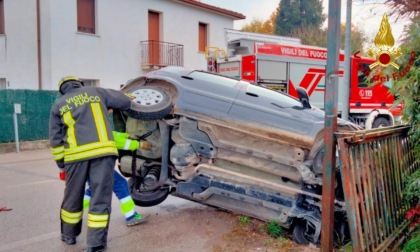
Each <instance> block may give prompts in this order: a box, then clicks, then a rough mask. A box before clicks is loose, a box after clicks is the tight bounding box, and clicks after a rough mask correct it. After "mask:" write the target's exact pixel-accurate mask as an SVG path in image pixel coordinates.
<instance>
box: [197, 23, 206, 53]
mask: <svg viewBox="0 0 420 252" xmlns="http://www.w3.org/2000/svg"><path fill="white" fill-rule="evenodd" d="M206 47H207V24H203V23H199V24H198V51H199V52H204V51H205V50H206Z"/></svg>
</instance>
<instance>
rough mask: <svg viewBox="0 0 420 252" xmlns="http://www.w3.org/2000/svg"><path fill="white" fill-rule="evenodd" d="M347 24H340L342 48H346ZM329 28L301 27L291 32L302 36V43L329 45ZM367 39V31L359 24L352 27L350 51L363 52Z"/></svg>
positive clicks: (294, 35) (296, 35)
mask: <svg viewBox="0 0 420 252" xmlns="http://www.w3.org/2000/svg"><path fill="white" fill-rule="evenodd" d="M345 29H346V26H345V24H341V25H340V37H341V38H340V48H341V49H344V38H345ZM327 31H328V30H327V28H324V29H317V28H316V27H311V26H308V27H299V28H297V29H294V30H293V31H292V32H291V34H290V35H291V36H292V37H297V38H300V39H301V41H302V44H304V45H313V46H321V47H327V45H328V44H327ZM365 41H366V35H365V33H364V32H363V31H362V30H361V29H359V28H358V27H357V26H354V25H353V26H352V27H351V38H350V53H351V54H353V53H355V52H357V51H361V52H362V54H363V47H364V43H365Z"/></svg>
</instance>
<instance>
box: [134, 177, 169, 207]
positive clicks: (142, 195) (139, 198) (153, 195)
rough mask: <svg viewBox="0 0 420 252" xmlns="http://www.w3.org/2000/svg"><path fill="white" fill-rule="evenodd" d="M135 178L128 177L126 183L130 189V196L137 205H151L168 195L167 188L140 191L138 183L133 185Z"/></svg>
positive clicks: (161, 200) (160, 201) (156, 203)
mask: <svg viewBox="0 0 420 252" xmlns="http://www.w3.org/2000/svg"><path fill="white" fill-rule="evenodd" d="M134 182H137V181H135V179H133V178H132V177H131V178H129V179H128V185H129V187H130V188H131V189H132V190H131V197H132V198H133V201H134V203H135V204H136V205H137V206H141V207H151V206H156V205H158V204H160V203H162V202H163V201H164V200H165V199H166V198H167V197H168V195H169V188H163V189H156V190H153V191H145V192H143V191H141V190H140V189H139V187H138V185H137V186H136V185H133V184H134Z"/></svg>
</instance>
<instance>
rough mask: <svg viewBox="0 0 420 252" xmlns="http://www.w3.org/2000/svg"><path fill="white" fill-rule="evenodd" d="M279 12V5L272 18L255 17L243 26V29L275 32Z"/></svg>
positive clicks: (266, 32) (268, 32)
mask: <svg viewBox="0 0 420 252" xmlns="http://www.w3.org/2000/svg"><path fill="white" fill-rule="evenodd" d="M278 12H279V7H277V9H276V10H275V11H273V12H272V13H271V15H270V18H269V19H268V20H266V21H263V20H261V19H254V20H252V21H251V22H250V23H249V24H245V25H244V26H243V27H242V31H247V32H258V33H264V34H274V29H275V24H276V22H275V19H276V16H277V14H278Z"/></svg>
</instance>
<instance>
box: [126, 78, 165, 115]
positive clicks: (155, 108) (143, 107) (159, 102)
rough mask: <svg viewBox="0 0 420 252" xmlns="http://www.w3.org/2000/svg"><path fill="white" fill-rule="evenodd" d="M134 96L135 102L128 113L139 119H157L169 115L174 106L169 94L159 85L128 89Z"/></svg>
mask: <svg viewBox="0 0 420 252" xmlns="http://www.w3.org/2000/svg"><path fill="white" fill-rule="evenodd" d="M127 92H130V93H131V96H132V97H133V100H132V102H133V104H132V107H131V109H130V110H128V111H127V114H128V115H129V116H130V117H132V118H135V119H139V120H157V119H161V118H163V117H165V116H166V115H168V114H169V113H170V112H171V110H172V107H173V104H172V99H171V97H170V96H169V94H168V93H167V92H166V91H165V90H163V89H161V88H158V87H149V86H142V87H138V88H135V89H133V90H127Z"/></svg>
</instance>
